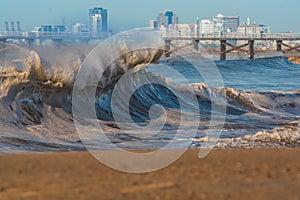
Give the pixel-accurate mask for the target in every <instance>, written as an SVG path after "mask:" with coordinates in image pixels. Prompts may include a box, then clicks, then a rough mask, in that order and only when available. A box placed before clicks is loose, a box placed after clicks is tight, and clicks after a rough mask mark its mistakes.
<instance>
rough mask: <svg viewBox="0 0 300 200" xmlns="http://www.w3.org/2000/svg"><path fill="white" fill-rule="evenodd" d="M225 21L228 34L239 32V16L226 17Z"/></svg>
mask: <svg viewBox="0 0 300 200" xmlns="http://www.w3.org/2000/svg"><path fill="white" fill-rule="evenodd" d="M225 21H226V27H227V32H237V29H238V27H239V26H240V17H239V16H226V17H225Z"/></svg>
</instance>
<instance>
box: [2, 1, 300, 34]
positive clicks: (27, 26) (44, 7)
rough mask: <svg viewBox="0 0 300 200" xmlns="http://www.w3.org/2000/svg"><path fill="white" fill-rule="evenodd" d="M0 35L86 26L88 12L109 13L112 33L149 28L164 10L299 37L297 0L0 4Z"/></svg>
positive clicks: (187, 19)
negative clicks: (219, 17)
mask: <svg viewBox="0 0 300 200" xmlns="http://www.w3.org/2000/svg"><path fill="white" fill-rule="evenodd" d="M0 5H1V6H0V31H3V30H4V22H5V21H9V22H10V21H20V22H21V25H22V28H23V29H24V30H31V29H32V28H33V27H34V26H38V25H41V24H55V23H60V22H61V21H62V19H63V18H64V19H65V22H66V24H67V25H70V24H73V23H75V22H82V23H87V22H88V9H89V8H92V7H104V8H107V9H108V15H109V26H110V29H112V30H113V31H120V30H126V29H129V28H135V27H145V26H149V20H150V19H155V18H156V17H157V15H158V13H159V12H160V11H161V10H164V9H171V10H173V11H175V12H176V13H177V15H178V17H179V22H180V23H195V21H196V16H199V17H200V18H201V19H206V18H208V19H210V18H212V16H213V15H216V14H217V13H223V14H224V15H239V16H240V17H241V21H245V20H246V18H247V17H248V16H250V17H251V18H252V19H253V21H255V22H257V23H259V24H266V25H269V26H271V27H272V31H273V32H280V31H294V32H299V33H300V0H205V1H204V0H149V1H147V0H102V1H100V0H1V4H0Z"/></svg>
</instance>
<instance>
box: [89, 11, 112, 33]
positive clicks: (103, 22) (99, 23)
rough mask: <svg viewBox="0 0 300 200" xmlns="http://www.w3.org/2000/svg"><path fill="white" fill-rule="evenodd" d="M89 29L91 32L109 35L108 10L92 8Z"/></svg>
mask: <svg viewBox="0 0 300 200" xmlns="http://www.w3.org/2000/svg"><path fill="white" fill-rule="evenodd" d="M89 18H90V23H89V28H90V32H91V33H94V34H97V33H107V32H108V25H107V9H104V8H92V9H90V10H89Z"/></svg>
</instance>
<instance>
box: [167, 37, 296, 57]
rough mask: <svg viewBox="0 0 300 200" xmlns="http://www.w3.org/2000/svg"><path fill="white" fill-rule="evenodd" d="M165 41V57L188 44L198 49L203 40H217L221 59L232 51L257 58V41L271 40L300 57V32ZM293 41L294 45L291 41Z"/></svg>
mask: <svg viewBox="0 0 300 200" xmlns="http://www.w3.org/2000/svg"><path fill="white" fill-rule="evenodd" d="M164 41H165V57H170V55H171V54H172V53H174V52H176V51H178V50H180V49H183V48H185V47H187V46H193V47H194V48H195V49H196V50H198V47H199V43H200V42H201V41H217V42H218V44H219V54H220V60H226V56H227V54H228V53H231V52H235V53H238V52H241V53H243V54H247V55H248V57H249V59H254V58H255V53H256V52H255V42H257V41H270V42H275V43H276V51H278V52H282V53H283V54H285V55H286V54H288V53H295V55H297V56H298V57H300V34H272V35H263V34H262V35H245V34H236V33H234V34H233V33H231V34H226V35H219V36H218V35H215V36H210V35H203V36H201V37H197V36H196V37H181V36H170V35H168V36H164ZM175 41H177V42H178V41H186V43H187V44H184V45H182V46H178V45H177V46H176V45H174V44H173V43H174V42H175ZM238 41H242V42H244V44H241V45H234V44H233V43H238ZM290 42H293V43H294V45H290V44H289V43H290Z"/></svg>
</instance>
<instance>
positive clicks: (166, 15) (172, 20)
mask: <svg viewBox="0 0 300 200" xmlns="http://www.w3.org/2000/svg"><path fill="white" fill-rule="evenodd" d="M171 24H173V25H174V24H178V17H177V15H176V13H174V12H173V11H171V10H164V11H162V12H160V13H159V16H158V17H157V26H158V28H161V27H165V28H168V27H169V25H171Z"/></svg>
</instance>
